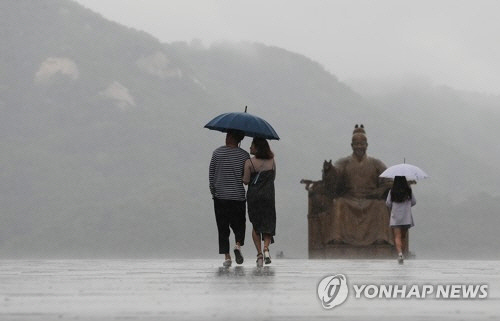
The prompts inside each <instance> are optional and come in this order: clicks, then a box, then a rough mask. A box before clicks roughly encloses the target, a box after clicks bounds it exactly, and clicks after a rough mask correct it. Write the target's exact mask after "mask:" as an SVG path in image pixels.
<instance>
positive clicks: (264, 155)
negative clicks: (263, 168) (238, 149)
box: [252, 137, 274, 159]
mask: <svg viewBox="0 0 500 321" xmlns="http://www.w3.org/2000/svg"><path fill="white" fill-rule="evenodd" d="M252 144H253V145H254V146H255V149H256V151H255V157H256V158H260V159H272V158H274V153H273V152H272V151H271V148H270V147H269V143H268V142H267V140H265V139H264V138H258V137H255V138H254V139H253V141H252Z"/></svg>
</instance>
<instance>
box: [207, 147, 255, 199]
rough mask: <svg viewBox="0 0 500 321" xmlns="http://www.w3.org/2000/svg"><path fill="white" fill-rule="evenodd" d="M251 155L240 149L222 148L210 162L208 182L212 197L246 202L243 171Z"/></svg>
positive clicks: (215, 152)
mask: <svg viewBox="0 0 500 321" xmlns="http://www.w3.org/2000/svg"><path fill="white" fill-rule="evenodd" d="M249 158H250V155H249V154H248V153H247V152H246V151H244V150H243V149H241V148H239V147H228V146H221V147H219V148H217V149H216V150H215V151H214V153H213V155H212V159H211V160H210V168H209V175H208V180H209V183H210V192H211V193H212V196H213V197H215V198H218V199H223V200H234V201H244V200H245V199H246V198H245V188H244V187H243V181H242V177H243V169H244V167H245V161H246V160H247V159H249Z"/></svg>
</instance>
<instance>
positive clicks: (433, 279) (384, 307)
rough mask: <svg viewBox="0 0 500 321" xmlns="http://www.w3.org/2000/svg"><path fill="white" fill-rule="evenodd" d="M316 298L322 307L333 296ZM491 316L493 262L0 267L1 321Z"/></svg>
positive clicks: (494, 312)
mask: <svg viewBox="0 0 500 321" xmlns="http://www.w3.org/2000/svg"><path fill="white" fill-rule="evenodd" d="M233 264H234V262H233ZM338 274H343V275H344V276H345V279H346V283H345V289H347V291H348V292H345V293H346V295H347V298H346V300H345V302H343V303H342V304H340V305H338V306H335V307H333V308H330V309H328V308H324V307H323V305H322V301H321V300H320V298H319V295H318V286H319V285H320V282H321V280H323V279H324V278H325V277H328V276H333V275H338ZM363 286H364V290H366V291H362V290H361V289H362V288H363ZM424 286H426V288H424ZM382 287H383V288H385V290H386V292H383V291H382ZM481 287H482V288H481ZM462 288H466V289H467V291H469V290H470V291H469V292H467V291H466V293H464V292H463V291H462V290H461V289H462ZM329 289H332V288H329ZM333 289H335V288H333ZM339 289H340V285H339ZM387 289H389V290H387ZM394 289H399V292H398V290H396V291H395V292H394ZM424 289H425V290H426V291H427V292H425V291H424ZM445 290H446V291H447V292H446V291H445ZM387 291H389V292H387ZM391 291H393V292H391ZM412 291H413V292H412ZM438 291H441V293H440V297H437V292H438ZM424 292H425V293H424ZM320 293H321V294H322V295H323V297H322V298H323V300H325V302H327V301H329V299H332V300H335V299H337V300H338V299H339V298H340V297H341V293H343V292H342V291H341V292H334V291H330V292H329V291H326V292H325V291H323V292H321V291H320ZM347 293H348V294H347ZM388 293H389V294H388ZM484 294H487V296H486V297H484ZM357 295H358V297H356V296H357ZM394 295H395V297H393V296H394ZM443 296H448V298H443ZM471 297H475V298H471ZM480 297H484V298H480ZM499 312H500V261H468V260H463V261H462V260H418V259H415V260H407V261H405V264H404V265H398V264H397V263H396V261H395V260H291V259H290V260H289V259H274V260H273V263H272V264H271V265H269V266H264V267H263V268H257V267H255V263H254V260H253V258H252V259H251V260H250V259H247V260H246V261H245V262H244V263H243V265H241V266H234V265H233V266H232V267H230V268H223V267H222V260H221V259H218V260H215V259H214V260H204V259H193V260H0V320H9V321H11V320H12V321H14V320H23V321H29V320H44V321H45V320H332V319H335V320H365V319H370V320H403V319H404V320H437V319H439V320H497V319H498V315H499Z"/></svg>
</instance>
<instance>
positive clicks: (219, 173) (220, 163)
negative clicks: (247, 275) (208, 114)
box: [208, 130, 250, 267]
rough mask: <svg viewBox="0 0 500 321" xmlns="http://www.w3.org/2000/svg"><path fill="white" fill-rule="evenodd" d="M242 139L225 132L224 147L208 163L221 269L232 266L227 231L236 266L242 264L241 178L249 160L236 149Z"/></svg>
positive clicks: (243, 199)
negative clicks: (231, 242)
mask: <svg viewBox="0 0 500 321" xmlns="http://www.w3.org/2000/svg"><path fill="white" fill-rule="evenodd" d="M244 137H245V136H244V134H243V132H241V131H236V130H229V131H228V133H227V135H226V144H225V145H224V146H221V147H219V148H217V149H216V150H215V151H214V152H213V154H212V159H211V160H210V168H209V177H208V178H209V183H210V192H211V193H212V198H213V200H214V209H215V220H216V222H217V230H218V232H219V254H224V255H225V260H224V263H223V265H224V266H225V267H230V266H231V263H232V261H231V255H230V254H229V234H230V229H229V228H231V229H232V230H233V233H234V238H235V243H236V245H235V247H234V255H235V256H236V263H238V264H241V263H243V256H242V254H241V248H240V247H241V246H243V245H244V243H245V224H246V197H245V188H244V187H243V181H242V177H243V168H244V165H245V161H246V160H247V159H249V158H250V155H249V154H248V152H246V151H244V150H243V149H241V148H240V147H239V143H240V142H241V140H243V138H244Z"/></svg>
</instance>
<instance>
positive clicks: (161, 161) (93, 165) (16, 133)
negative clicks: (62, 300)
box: [0, 0, 500, 259]
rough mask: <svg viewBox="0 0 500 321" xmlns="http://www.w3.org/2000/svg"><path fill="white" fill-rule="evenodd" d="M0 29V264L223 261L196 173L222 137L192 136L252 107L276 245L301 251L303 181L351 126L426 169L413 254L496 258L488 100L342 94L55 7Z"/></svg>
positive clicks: (218, 48) (400, 89)
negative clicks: (268, 180)
mask: <svg viewBox="0 0 500 321" xmlns="http://www.w3.org/2000/svg"><path fill="white" fill-rule="evenodd" d="M0 33H1V37H0V42H1V45H2V52H0V113H1V117H0V125H1V126H0V131H1V144H0V151H1V155H2V162H1V166H0V178H1V179H0V189H1V192H0V202H1V208H2V210H1V211H0V222H1V224H0V257H2V258H11V257H194V256H196V257H200V256H201V257H214V256H217V255H218V254H217V248H216V244H217V230H216V225H215V219H214V214H213V208H212V207H213V205H212V200H211V196H210V193H209V190H208V163H209V160H210V157H211V153H212V151H213V149H215V148H216V147H218V146H220V145H222V144H223V143H224V134H222V133H219V132H214V131H209V130H207V129H204V128H203V126H204V125H205V123H206V122H208V121H209V120H210V119H211V118H213V117H214V116H216V115H218V114H220V113H222V112H229V111H243V110H244V108H245V106H248V111H249V112H250V113H253V114H256V115H259V116H261V117H263V118H265V119H266V120H268V121H269V122H270V123H271V124H272V125H273V126H274V128H275V129H276V131H277V132H278V133H279V135H280V137H281V138H282V139H281V140H280V141H277V142H276V141H271V147H272V149H273V150H274V151H275V153H276V155H277V159H276V160H277V164H278V178H277V181H276V190H277V196H276V198H277V211H278V223H277V237H276V246H275V250H283V251H284V252H285V255H287V256H289V257H306V256H307V220H306V214H307V194H306V191H305V190H304V187H303V185H300V184H299V181H300V179H301V178H309V179H319V178H320V177H321V166H322V163H323V160H325V159H332V160H335V159H338V158H340V157H343V156H346V155H348V154H350V153H351V150H350V139H351V134H352V129H353V127H354V125H355V124H359V123H363V124H364V125H365V127H366V131H367V135H368V142H369V147H368V154H369V155H371V156H374V157H377V158H379V159H381V160H382V161H384V162H385V163H386V165H388V166H389V165H393V164H396V163H400V162H402V161H403V160H404V159H406V161H407V162H408V163H411V164H415V165H418V166H420V167H422V168H423V169H424V170H425V171H426V172H427V173H428V174H430V175H431V178H430V179H427V180H424V181H421V182H419V183H418V184H417V185H416V186H415V187H414V191H415V193H416V196H417V201H418V204H417V207H415V211H414V216H415V221H416V227H415V228H414V230H412V231H411V237H410V244H411V247H412V250H413V251H415V252H416V254H417V256H420V257H439V258H443V257H454V258H457V257H458V258H461V257H464V258H471V257H472V258H479V257H482V258H497V259H498V253H497V250H496V248H495V246H496V244H497V243H498V241H499V240H500V239H499V237H498V235H497V233H496V230H497V226H499V224H500V218H499V216H498V215H497V213H498V209H499V208H500V205H499V204H500V202H499V200H500V193H499V189H498V183H497V182H498V181H499V174H498V170H497V168H496V160H498V159H499V158H500V155H499V150H498V148H496V147H495V145H494V141H495V139H496V137H497V136H498V135H496V132H495V129H496V127H494V125H495V124H498V123H499V122H500V111H499V110H498V106H500V97H497V96H485V95H480V94H476V93H470V92H461V91H457V90H454V89H451V88H444V87H433V86H431V85H428V84H426V83H425V82H424V83H422V82H419V81H414V80H410V81H408V82H399V83H398V84H397V85H394V84H389V85H387V86H380V85H381V84H376V85H377V86H378V87H376V88H375V86H374V84H373V83H370V82H369V81H367V82H366V83H363V84H360V83H357V84H352V85H351V86H349V85H347V84H345V83H342V82H340V81H339V80H338V79H337V78H336V77H335V75H333V74H331V73H328V72H327V71H325V69H324V68H323V66H321V65H320V64H318V63H317V62H314V61H312V60H311V59H309V58H307V57H304V56H301V55H298V54H295V53H293V52H289V51H286V50H283V49H280V48H277V47H270V46H265V45H262V44H259V43H216V44H213V45H211V46H209V47H205V46H203V45H201V44H199V43H196V42H191V43H185V42H179V43H160V42H159V41H158V40H157V39H155V38H153V37H151V36H150V35H148V34H146V33H144V32H139V31H136V30H133V29H130V28H127V27H124V26H121V25H118V24H116V23H113V22H109V21H107V20H105V19H104V18H102V17H101V16H99V15H98V14H95V13H93V12H91V11H89V10H87V9H85V8H83V7H81V6H80V5H78V4H76V3H74V2H71V1H66V0H43V1H36V2H35V1H27V0H21V1H2V2H0ZM374 88H375V89H374ZM249 145H250V139H248V138H246V139H245V140H244V141H243V143H242V148H245V149H248V148H249ZM248 229H250V228H248ZM247 236H248V243H247V245H248V246H246V247H245V248H246V250H245V251H248V252H247V253H253V248H252V247H253V246H252V245H251V238H250V234H249V233H248V234H247Z"/></svg>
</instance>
